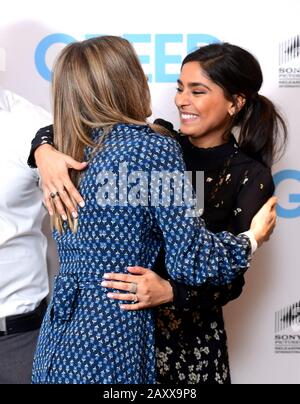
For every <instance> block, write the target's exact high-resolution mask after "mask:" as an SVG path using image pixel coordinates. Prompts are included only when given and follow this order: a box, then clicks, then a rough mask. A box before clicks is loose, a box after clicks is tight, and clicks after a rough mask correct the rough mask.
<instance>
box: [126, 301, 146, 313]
mask: <svg viewBox="0 0 300 404" xmlns="http://www.w3.org/2000/svg"><path fill="white" fill-rule="evenodd" d="M147 307H148V306H147V305H146V304H144V303H141V302H139V303H135V304H120V308H121V309H122V310H125V311H136V310H142V309H147Z"/></svg>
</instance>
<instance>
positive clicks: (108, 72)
mask: <svg viewBox="0 0 300 404" xmlns="http://www.w3.org/2000/svg"><path fill="white" fill-rule="evenodd" d="M53 101H54V144H55V146H56V147H57V148H58V150H59V152H63V153H65V154H68V155H70V156H71V157H72V158H74V159H76V160H78V161H82V160H88V162H89V164H88V167H87V169H86V170H85V171H84V172H83V173H82V174H81V175H80V176H79V175H78V174H76V173H75V172H72V173H71V178H72V180H73V182H74V184H75V186H78V187H79V192H80V194H81V195H82V196H83V198H84V200H85V206H84V207H83V208H82V210H81V212H80V215H79V220H78V222H77V219H75V218H73V219H72V218H69V221H63V220H62V218H61V215H59V214H58V211H57V210H56V209H55V207H57V206H58V205H57V203H58V201H59V199H60V196H61V197H63V195H64V193H65V189H64V188H62V189H54V188H52V189H50V190H49V194H50V196H49V195H47V198H49V200H51V209H52V214H53V218H54V220H53V221H54V225H55V227H56V230H55V231H54V237H55V238H56V240H57V243H58V250H59V258H60V269H59V275H58V277H57V279H56V282H55V286H54V292H53V298H52V301H51V304H50V306H49V308H48V312H47V315H46V317H45V320H44V322H43V325H42V330H41V335H40V338H39V344H38V348H37V352H36V356H35V362H34V368H33V383H44V384H49V383H62V384H66V383H68V384H69V383H98V384H103V383H129V384H134V383H135V384H137V383H139V384H142V383H154V382H155V380H156V377H155V353H154V338H153V333H154V321H153V313H152V311H151V310H142V311H128V312H126V311H123V310H122V309H121V308H120V306H119V304H118V303H117V302H115V301H113V302H112V301H111V299H109V298H108V297H107V294H106V291H105V289H104V288H103V287H101V281H102V277H103V276H104V274H105V273H107V272H109V271H110V272H116V273H123V272H124V271H125V270H126V269H127V267H128V266H134V265H139V266H142V267H146V268H152V267H153V264H154V262H155V259H156V257H157V255H158V252H159V250H160V248H161V246H162V245H164V246H165V251H166V268H167V270H168V272H169V275H170V276H171V277H172V278H173V279H175V280H177V281H179V282H183V283H186V284H190V285H201V284H203V283H211V284H216V285H219V284H226V283H229V282H230V281H232V279H234V278H235V277H236V276H238V275H239V274H241V273H243V272H245V271H246V269H247V268H248V266H249V261H250V257H251V243H250V239H249V237H248V236H247V235H245V234H242V235H238V236H233V235H231V234H230V233H227V232H223V233H220V234H218V235H213V234H212V233H210V232H209V231H207V230H206V228H205V226H204V224H203V221H202V220H201V219H200V218H199V217H193V215H189V214H187V213H188V212H189V210H188V208H190V203H188V204H182V203H181V204H175V203H172V202H171V203H169V204H168V205H167V204H166V203H165V199H164V197H168V196H170V197H171V200H173V199H172V197H173V196H174V195H172V194H171V195H166V194H165V193H164V190H162V191H161V190H159V192H158V194H159V195H160V197H161V198H162V199H160V203H158V204H157V203H152V202H153V192H154V193H155V194H156V195H157V189H154V190H152V189H151V187H150V185H149V184H150V181H151V176H152V174H153V173H173V172H177V173H182V174H183V173H184V170H185V166H184V162H183V158H182V154H181V150H180V147H179V145H178V144H177V142H176V140H174V139H172V138H171V137H170V136H166V135H163V134H159V133H157V132H155V131H157V130H160V129H159V128H158V129H156V128H152V127H151V126H149V125H147V117H149V116H150V114H151V109H150V94H149V88H148V85H147V80H146V78H145V75H144V73H143V70H142V67H141V65H140V63H139V61H138V58H137V56H136V54H135V52H134V50H133V48H132V46H131V45H130V44H129V42H127V41H126V40H124V39H121V38H119V37H111V36H103V37H100V38H94V39H90V40H87V41H84V42H80V43H74V44H71V45H69V46H67V47H66V48H65V49H64V50H63V51H62V53H61V54H60V56H59V58H58V60H57V62H56V65H55V68H54V74H53ZM125 166H126V174H124V172H125V171H124V170H125V168H124V167H125ZM124 177H126V178H127V179H129V180H128V183H127V182H126V181H124ZM137 178H139V179H140V183H139V185H140V188H139V195H140V199H139V198H138V197H136V198H134V195H133V194H134V192H133V193H129V194H127V192H128V187H129V186H130V185H133V186H137ZM141 184H142V185H141ZM145 184H146V185H145ZM131 191H132V189H131ZM151 192H152V193H151ZM124 195H125V197H124ZM145 195H146V197H145ZM173 202H174V201H173ZM272 205H274V201H271V202H270V203H269V205H268V206H267V208H265V209H264V210H263V211H261V212H260V213H259V214H258V216H256V217H255V218H254V221H253V223H252V225H251V230H252V232H250V237H251V234H252V235H253V236H254V238H255V239H256V241H257V242H258V244H260V243H261V242H262V241H264V240H265V239H266V238H268V236H269V234H270V232H271V231H272V229H273V227H274V223H275V213H274V212H273V211H272V209H271V207H272ZM270 211H271V213H270ZM75 216H76V215H74V217H75ZM135 286H136V285H135V284H134V283H133V284H131V285H130V290H129V293H130V294H131V296H132V300H133V301H135V298H136V294H135V292H136V290H135Z"/></svg>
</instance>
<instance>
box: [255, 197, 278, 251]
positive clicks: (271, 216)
mask: <svg viewBox="0 0 300 404" xmlns="http://www.w3.org/2000/svg"><path fill="white" fill-rule="evenodd" d="M276 203H277V198H276V197H274V196H273V197H272V198H270V199H269V200H268V201H267V202H266V203H265V204H264V205H263V207H262V208H261V209H260V210H259V211H258V212H257V213H256V215H255V216H254V218H253V219H252V222H251V226H250V230H251V231H252V232H253V234H254V237H255V239H256V241H257V244H258V247H259V246H261V244H262V243H263V242H264V241H268V240H269V238H270V236H271V234H272V233H273V230H274V228H275V225H276V217H277V216H276Z"/></svg>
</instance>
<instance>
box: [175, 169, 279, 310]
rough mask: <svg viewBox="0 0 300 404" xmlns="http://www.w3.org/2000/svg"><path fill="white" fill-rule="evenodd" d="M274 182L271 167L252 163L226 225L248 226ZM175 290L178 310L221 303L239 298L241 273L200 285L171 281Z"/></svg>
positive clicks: (238, 230)
mask: <svg viewBox="0 0 300 404" xmlns="http://www.w3.org/2000/svg"><path fill="white" fill-rule="evenodd" d="M273 193H274V182H273V178H272V175H271V171H270V170H269V169H268V168H266V167H263V166H262V165H259V164H256V163H255V162H254V163H253V166H252V167H250V169H248V170H245V172H244V175H243V176H242V178H241V182H240V189H239V192H238V194H237V197H236V201H235V204H234V208H233V213H232V217H231V219H230V223H229V228H230V230H231V231H232V232H233V233H234V234H238V233H242V232H244V231H245V230H247V229H249V227H250V224H251V220H252V218H253V216H254V215H255V214H256V213H257V212H258V210H259V209H260V208H261V207H262V206H263V204H264V203H265V202H266V201H267V200H268V199H269V198H270V197H271V196H272V195H273ZM171 284H172V287H173V292H174V305H175V307H176V308H177V309H178V310H183V309H194V308H195V307H205V306H212V305H213V306H215V305H217V306H224V305H226V304H227V303H228V302H230V301H232V300H234V299H236V298H238V297H239V296H240V294H241V293H242V290H243V287H244V285H245V281H244V276H243V275H239V276H237V277H236V279H234V280H233V281H232V282H231V283H229V284H227V285H222V286H218V287H216V286H212V285H209V284H208V285H203V286H201V287H198V288H189V287H187V286H186V285H184V284H180V283H177V282H174V281H173V282H171Z"/></svg>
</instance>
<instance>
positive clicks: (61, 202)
mask: <svg viewBox="0 0 300 404" xmlns="http://www.w3.org/2000/svg"><path fill="white" fill-rule="evenodd" d="M58 192H59V197H58V198H54V203H55V205H56V207H57V210H58V211H59V212H62V211H63V212H64V214H66V212H65V209H67V210H68V211H69V213H70V215H72V217H73V218H74V219H76V218H77V217H78V212H77V207H76V203H74V202H73V197H72V195H69V193H68V192H67V191H66V189H65V187H64V185H62V184H60V186H59V188H58Z"/></svg>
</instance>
